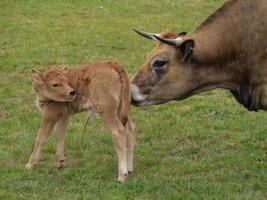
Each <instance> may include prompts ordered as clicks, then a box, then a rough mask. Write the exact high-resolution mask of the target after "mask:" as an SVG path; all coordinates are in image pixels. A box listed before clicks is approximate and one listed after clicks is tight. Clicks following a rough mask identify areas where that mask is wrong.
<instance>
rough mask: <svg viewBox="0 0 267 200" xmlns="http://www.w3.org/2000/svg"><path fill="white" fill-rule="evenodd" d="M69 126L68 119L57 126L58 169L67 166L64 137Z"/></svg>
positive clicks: (64, 119)
mask: <svg viewBox="0 0 267 200" xmlns="http://www.w3.org/2000/svg"><path fill="white" fill-rule="evenodd" d="M67 126H68V119H67V118H63V119H62V120H60V121H59V122H58V123H57V124H56V134H55V137H56V144H57V151H56V162H55V166H56V168H61V167H64V165H65V156H64V136H65V132H66V129H67Z"/></svg>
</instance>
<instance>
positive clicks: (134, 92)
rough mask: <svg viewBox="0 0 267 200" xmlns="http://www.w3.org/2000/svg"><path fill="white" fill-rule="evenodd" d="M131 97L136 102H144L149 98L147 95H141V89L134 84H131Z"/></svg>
mask: <svg viewBox="0 0 267 200" xmlns="http://www.w3.org/2000/svg"><path fill="white" fill-rule="evenodd" d="M131 95H132V98H133V99H134V100H135V101H144V100H145V99H146V97H147V95H144V94H141V93H140V90H139V88H138V87H137V86H136V85H134V84H131Z"/></svg>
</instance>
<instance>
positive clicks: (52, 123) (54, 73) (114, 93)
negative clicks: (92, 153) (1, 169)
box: [25, 61, 135, 182]
mask: <svg viewBox="0 0 267 200" xmlns="http://www.w3.org/2000/svg"><path fill="white" fill-rule="evenodd" d="M32 76H33V78H34V81H33V90H34V91H35V92H36V95H37V107H38V108H39V110H40V111H41V112H42V120H41V125H40V128H39V130H38V134H37V136H36V141H35V146H34V149H33V152H32V154H31V157H30V159H29V162H28V164H27V165H26V166H25V167H26V169H32V168H33V166H34V165H35V164H36V163H37V161H38V160H39V157H40V152H41V149H42V145H43V143H44V142H45V140H46V139H47V137H48V136H49V135H50V133H51V132H52V129H53V127H55V132H56V145H57V150H56V163H55V165H56V167H58V168H60V167H63V166H64V161H65V156H64V134H65V131H66V128H67V124H68V119H69V117H70V116H71V115H73V114H75V113H79V112H84V111H86V112H88V115H89V116H92V115H93V114H94V113H98V114H99V115H100V116H101V118H102V119H103V121H104V124H105V126H106V127H107V129H108V130H109V131H110V132H111V134H112V139H113V143H114V145H115V149H116V152H117V156H118V179H117V180H118V181H119V182H123V181H124V180H125V178H126V176H127V175H128V174H129V173H130V172H132V171H133V154H134V142H135V135H134V123H133V121H132V120H131V118H130V116H129V112H130V81H129V79H128V76H127V73H126V72H125V70H124V69H123V68H122V67H121V66H120V65H119V64H116V63H115V62H108V61H103V62H95V63H90V64H85V65H82V66H78V67H60V66H52V67H50V68H48V69H47V70H45V71H44V72H43V73H40V72H38V71H37V70H35V69H32Z"/></svg>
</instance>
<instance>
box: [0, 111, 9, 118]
mask: <svg viewBox="0 0 267 200" xmlns="http://www.w3.org/2000/svg"><path fill="white" fill-rule="evenodd" d="M6 116H7V111H6V110H0V119H4V118H5V117H6Z"/></svg>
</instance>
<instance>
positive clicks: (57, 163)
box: [55, 160, 65, 169]
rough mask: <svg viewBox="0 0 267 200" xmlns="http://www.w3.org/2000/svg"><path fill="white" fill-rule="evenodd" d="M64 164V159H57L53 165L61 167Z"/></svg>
mask: <svg viewBox="0 0 267 200" xmlns="http://www.w3.org/2000/svg"><path fill="white" fill-rule="evenodd" d="M64 166H65V160H59V161H56V162H55V167H56V168H58V169H60V168H63V167H64Z"/></svg>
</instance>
